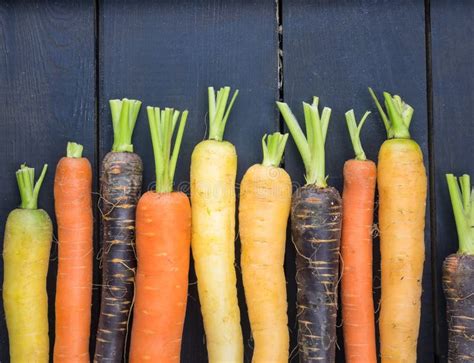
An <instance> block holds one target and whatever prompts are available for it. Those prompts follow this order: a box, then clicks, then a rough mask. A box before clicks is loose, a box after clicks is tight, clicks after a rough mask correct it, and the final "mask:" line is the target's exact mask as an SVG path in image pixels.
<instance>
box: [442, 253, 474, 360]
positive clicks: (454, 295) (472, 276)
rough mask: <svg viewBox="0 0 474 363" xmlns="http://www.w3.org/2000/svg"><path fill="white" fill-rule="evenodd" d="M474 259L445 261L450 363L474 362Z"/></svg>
mask: <svg viewBox="0 0 474 363" xmlns="http://www.w3.org/2000/svg"><path fill="white" fill-rule="evenodd" d="M472 281H474V256H473V255H460V254H452V255H450V256H448V257H447V258H446V259H445V260H444V264H443V289H444V293H445V296H446V302H447V320H448V339H449V343H448V362H449V363H466V362H474V344H473V340H474V294H473V288H472Z"/></svg>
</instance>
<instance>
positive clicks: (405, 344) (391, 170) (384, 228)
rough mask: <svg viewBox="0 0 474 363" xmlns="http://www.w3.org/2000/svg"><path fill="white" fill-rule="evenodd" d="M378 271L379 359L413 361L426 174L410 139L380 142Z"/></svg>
mask: <svg viewBox="0 0 474 363" xmlns="http://www.w3.org/2000/svg"><path fill="white" fill-rule="evenodd" d="M377 183H378V191H379V229H380V250H381V270H382V298H381V310H380V320H379V327H380V349H381V357H382V362H384V363H390V362H416V346H417V340H418V333H419V327H420V312H421V301H420V298H421V292H422V287H421V279H422V275H423V263H424V260H425V244H424V228H425V209H426V193H427V178H426V171H425V167H424V165H423V154H422V152H421V150H420V147H419V146H418V144H417V143H416V142H415V141H413V140H410V139H392V140H387V141H385V142H384V143H383V144H382V147H381V148H380V152H379V163H378V171H377Z"/></svg>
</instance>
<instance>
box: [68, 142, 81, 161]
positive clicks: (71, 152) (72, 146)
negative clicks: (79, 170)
mask: <svg viewBox="0 0 474 363" xmlns="http://www.w3.org/2000/svg"><path fill="white" fill-rule="evenodd" d="M83 149H84V147H83V146H82V145H81V144H77V143H75V142H68V143H67V152H66V156H67V157H68V158H82V150H83Z"/></svg>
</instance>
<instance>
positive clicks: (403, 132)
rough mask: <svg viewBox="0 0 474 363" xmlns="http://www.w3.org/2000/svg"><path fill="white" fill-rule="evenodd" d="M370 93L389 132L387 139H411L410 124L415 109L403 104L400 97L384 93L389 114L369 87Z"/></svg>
mask: <svg viewBox="0 0 474 363" xmlns="http://www.w3.org/2000/svg"><path fill="white" fill-rule="evenodd" d="M369 93H370V95H371V96H372V98H373V100H374V102H375V105H376V106H377V109H378V111H379V113H380V116H381V117H382V121H383V123H384V125H385V129H386V130H387V138H389V139H410V138H411V137H410V131H409V128H410V123H411V119H412V117H413V112H414V110H413V108H412V107H411V106H410V105H408V104H406V103H405V102H403V100H402V99H401V97H400V96H397V95H395V96H392V95H391V94H390V93H388V92H384V93H383V96H384V100H385V108H386V110H387V113H388V116H387V114H386V113H385V112H384V110H383V108H382V106H381V105H380V102H379V100H378V99H377V96H376V95H375V93H374V91H373V90H372V88H370V87H369Z"/></svg>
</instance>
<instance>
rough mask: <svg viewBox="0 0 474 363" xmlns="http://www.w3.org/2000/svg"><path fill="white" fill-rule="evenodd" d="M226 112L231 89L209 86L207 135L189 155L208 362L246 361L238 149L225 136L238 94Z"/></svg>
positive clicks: (193, 243)
mask: <svg viewBox="0 0 474 363" xmlns="http://www.w3.org/2000/svg"><path fill="white" fill-rule="evenodd" d="M237 92H238V91H236V92H235V93H234V95H233V97H232V99H231V101H230V104H229V106H228V108H227V112H225V108H226V104H227V100H228V98H229V93H230V88H229V87H225V88H221V89H220V90H219V92H218V93H217V100H216V97H215V93H214V89H213V88H212V87H210V88H209V124H210V130H209V140H205V141H202V142H200V143H199V144H198V145H197V146H196V147H195V148H194V151H193V154H192V157H191V205H192V241H191V247H192V252H193V258H194V267H195V270H196V276H197V281H198V292H199V300H200V304H201V313H202V316H203V320H204V329H205V332H206V343H207V351H208V356H209V362H211V363H213V362H242V361H243V341H242V329H241V327H240V310H239V305H238V301H237V288H236V275H235V268H234V262H235V252H234V250H235V246H234V244H235V177H236V173H237V154H236V152H235V148H234V146H233V145H232V144H231V143H229V142H227V141H222V138H223V134H224V128H225V124H226V122H227V119H228V117H229V113H230V110H231V108H232V105H233V103H234V100H235V98H236V96H237Z"/></svg>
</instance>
